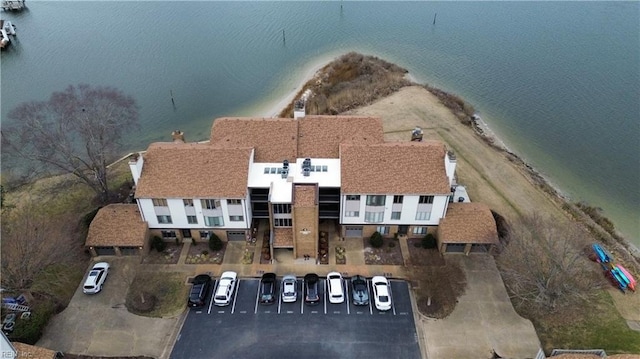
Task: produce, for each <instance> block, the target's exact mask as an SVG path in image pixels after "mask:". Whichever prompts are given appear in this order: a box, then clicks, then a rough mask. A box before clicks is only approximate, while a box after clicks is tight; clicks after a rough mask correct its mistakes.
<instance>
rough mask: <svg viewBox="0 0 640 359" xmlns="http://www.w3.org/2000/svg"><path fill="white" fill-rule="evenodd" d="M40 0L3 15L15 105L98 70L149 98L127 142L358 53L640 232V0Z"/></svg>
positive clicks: (6, 73) (260, 95) (6, 82)
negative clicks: (450, 105)
mask: <svg viewBox="0 0 640 359" xmlns="http://www.w3.org/2000/svg"><path fill="white" fill-rule="evenodd" d="M27 5H28V6H29V9H28V11H23V12H22V13H2V17H3V18H4V19H7V20H11V21H12V22H13V23H14V24H15V25H16V26H17V28H18V41H17V42H16V43H14V44H13V45H14V46H12V48H11V49H10V50H9V51H5V52H4V53H2V57H1V59H2V64H1V70H2V74H1V81H2V82H1V90H2V99H1V105H2V109H1V113H2V117H3V118H6V115H7V113H8V112H9V111H10V110H11V109H12V108H13V107H15V106H16V105H17V104H19V103H21V102H23V101H29V100H43V99H46V98H47V97H48V96H49V95H50V94H51V92H53V91H57V90H62V89H63V88H65V87H66V86H67V85H70V84H78V83H88V84H91V85H106V86H114V87H117V88H119V89H121V90H122V91H123V92H125V93H127V94H130V95H132V96H134V97H135V99H136V100H137V102H138V104H139V106H140V114H141V130H140V131H138V132H136V133H132V134H131V135H130V136H129V137H128V138H127V139H126V140H127V148H128V149H141V148H145V147H146V145H147V144H148V143H149V142H151V141H158V140H167V139H168V138H169V133H170V132H171V131H172V130H174V129H181V130H183V131H184V132H185V133H186V135H187V139H188V140H201V139H206V138H207V137H208V135H209V130H210V126H211V120H212V119H213V118H216V117H219V116H228V115H233V116H250V115H270V113H268V112H269V109H270V108H271V107H273V104H274V103H277V102H278V101H279V100H281V99H282V98H284V97H286V96H287V95H288V94H289V93H290V92H291V91H292V90H294V89H295V88H296V87H297V86H298V85H299V83H300V82H301V81H302V77H303V76H304V75H303V74H305V73H306V72H308V70H309V68H310V67H313V66H314V65H312V64H318V63H322V62H328V61H329V60H331V59H332V58H334V57H336V56H338V55H340V54H342V53H345V52H347V51H359V52H362V53H366V54H372V55H376V56H379V57H381V58H384V59H386V60H388V61H391V62H395V63H397V64H399V65H400V66H403V67H405V68H407V69H409V71H410V73H411V74H412V76H413V77H414V78H416V79H418V80H419V81H420V82H428V83H430V84H432V85H435V86H437V87H440V88H443V89H445V90H447V91H450V92H453V93H456V94H459V95H461V96H463V97H464V98H466V99H467V100H468V101H469V102H471V103H472V104H473V105H474V106H475V107H476V109H478V110H479V111H480V112H481V114H482V116H483V118H484V119H485V121H486V122H488V123H489V125H490V126H491V127H492V129H493V130H494V131H495V132H496V133H497V134H498V135H499V136H500V137H501V138H502V139H503V140H504V142H505V143H506V144H507V146H509V147H510V148H511V149H512V150H514V151H515V152H517V153H518V154H520V155H521V156H522V157H523V158H524V159H525V160H526V161H528V162H529V163H531V164H532V165H533V166H534V167H535V168H536V169H538V170H540V171H541V172H542V173H543V174H544V175H545V176H546V177H547V178H548V179H549V180H550V181H551V182H552V183H553V184H554V185H556V186H557V187H558V188H560V189H561V190H562V191H563V193H565V194H566V195H568V196H570V197H571V198H572V199H574V200H576V201H577V200H582V201H586V202H588V203H590V204H591V205H594V206H598V207H602V208H603V209H604V210H605V214H606V215H607V216H608V217H610V218H611V219H612V220H614V222H615V224H616V227H617V228H618V229H619V230H621V231H622V232H623V233H624V234H625V235H626V236H627V237H628V238H630V239H631V240H632V241H633V242H635V243H636V245H640V205H639V204H638V203H640V190H639V189H638V188H640V160H639V158H638V153H640V25H639V24H640V3H638V2H557V3H556V2H542V3H533V2H496V3H487V2H469V3H466V2H465V3H462V2H443V3H439V2H337V1H334V2H203V1H201V2H111V1H109V2H58V1H55V2H54V1H50V2H33V1H30V2H28V3H27ZM435 13H438V15H437V23H436V25H435V26H434V25H432V21H433V16H434V14H435ZM283 29H284V30H285V39H286V41H284V42H283V36H282V30H283ZM170 92H173V95H174V100H175V104H176V106H177V107H176V110H175V111H174V109H173V107H172V104H171V96H170Z"/></svg>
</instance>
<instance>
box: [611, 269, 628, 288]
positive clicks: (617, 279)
mask: <svg viewBox="0 0 640 359" xmlns="http://www.w3.org/2000/svg"><path fill="white" fill-rule="evenodd" d="M608 274H609V277H610V278H611V280H613V283H614V284H615V285H616V286H617V287H618V288H620V290H621V291H623V292H624V290H625V289H627V281H626V280H625V279H626V278H624V279H623V277H621V276H620V274H621V272H619V271H617V270H616V268H614V269H612V270H610V271H609V272H608Z"/></svg>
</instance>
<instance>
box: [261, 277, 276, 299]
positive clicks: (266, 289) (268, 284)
mask: <svg viewBox="0 0 640 359" xmlns="http://www.w3.org/2000/svg"><path fill="white" fill-rule="evenodd" d="M275 301H276V274H275V273H265V274H263V275H262V279H261V280H260V304H273V303H275Z"/></svg>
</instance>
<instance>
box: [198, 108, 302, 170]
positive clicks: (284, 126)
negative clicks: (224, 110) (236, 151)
mask: <svg viewBox="0 0 640 359" xmlns="http://www.w3.org/2000/svg"><path fill="white" fill-rule="evenodd" d="M297 126H298V125H297V120H294V119H292V118H288V119H287V118H277V119H272V118H226V117H225V118H218V119H216V120H215V121H214V122H213V126H212V127H211V142H210V144H211V146H215V147H223V148H238V147H254V148H255V150H256V152H255V162H282V161H283V160H285V159H286V160H289V161H290V162H295V160H296V152H297V138H298V127H297Z"/></svg>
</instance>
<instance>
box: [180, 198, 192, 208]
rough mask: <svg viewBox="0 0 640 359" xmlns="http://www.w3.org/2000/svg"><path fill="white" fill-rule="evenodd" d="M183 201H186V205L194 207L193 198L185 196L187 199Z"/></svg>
mask: <svg viewBox="0 0 640 359" xmlns="http://www.w3.org/2000/svg"><path fill="white" fill-rule="evenodd" d="M182 203H184V206H185V207H193V200H192V199H187V198H185V199H183V200H182Z"/></svg>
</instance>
